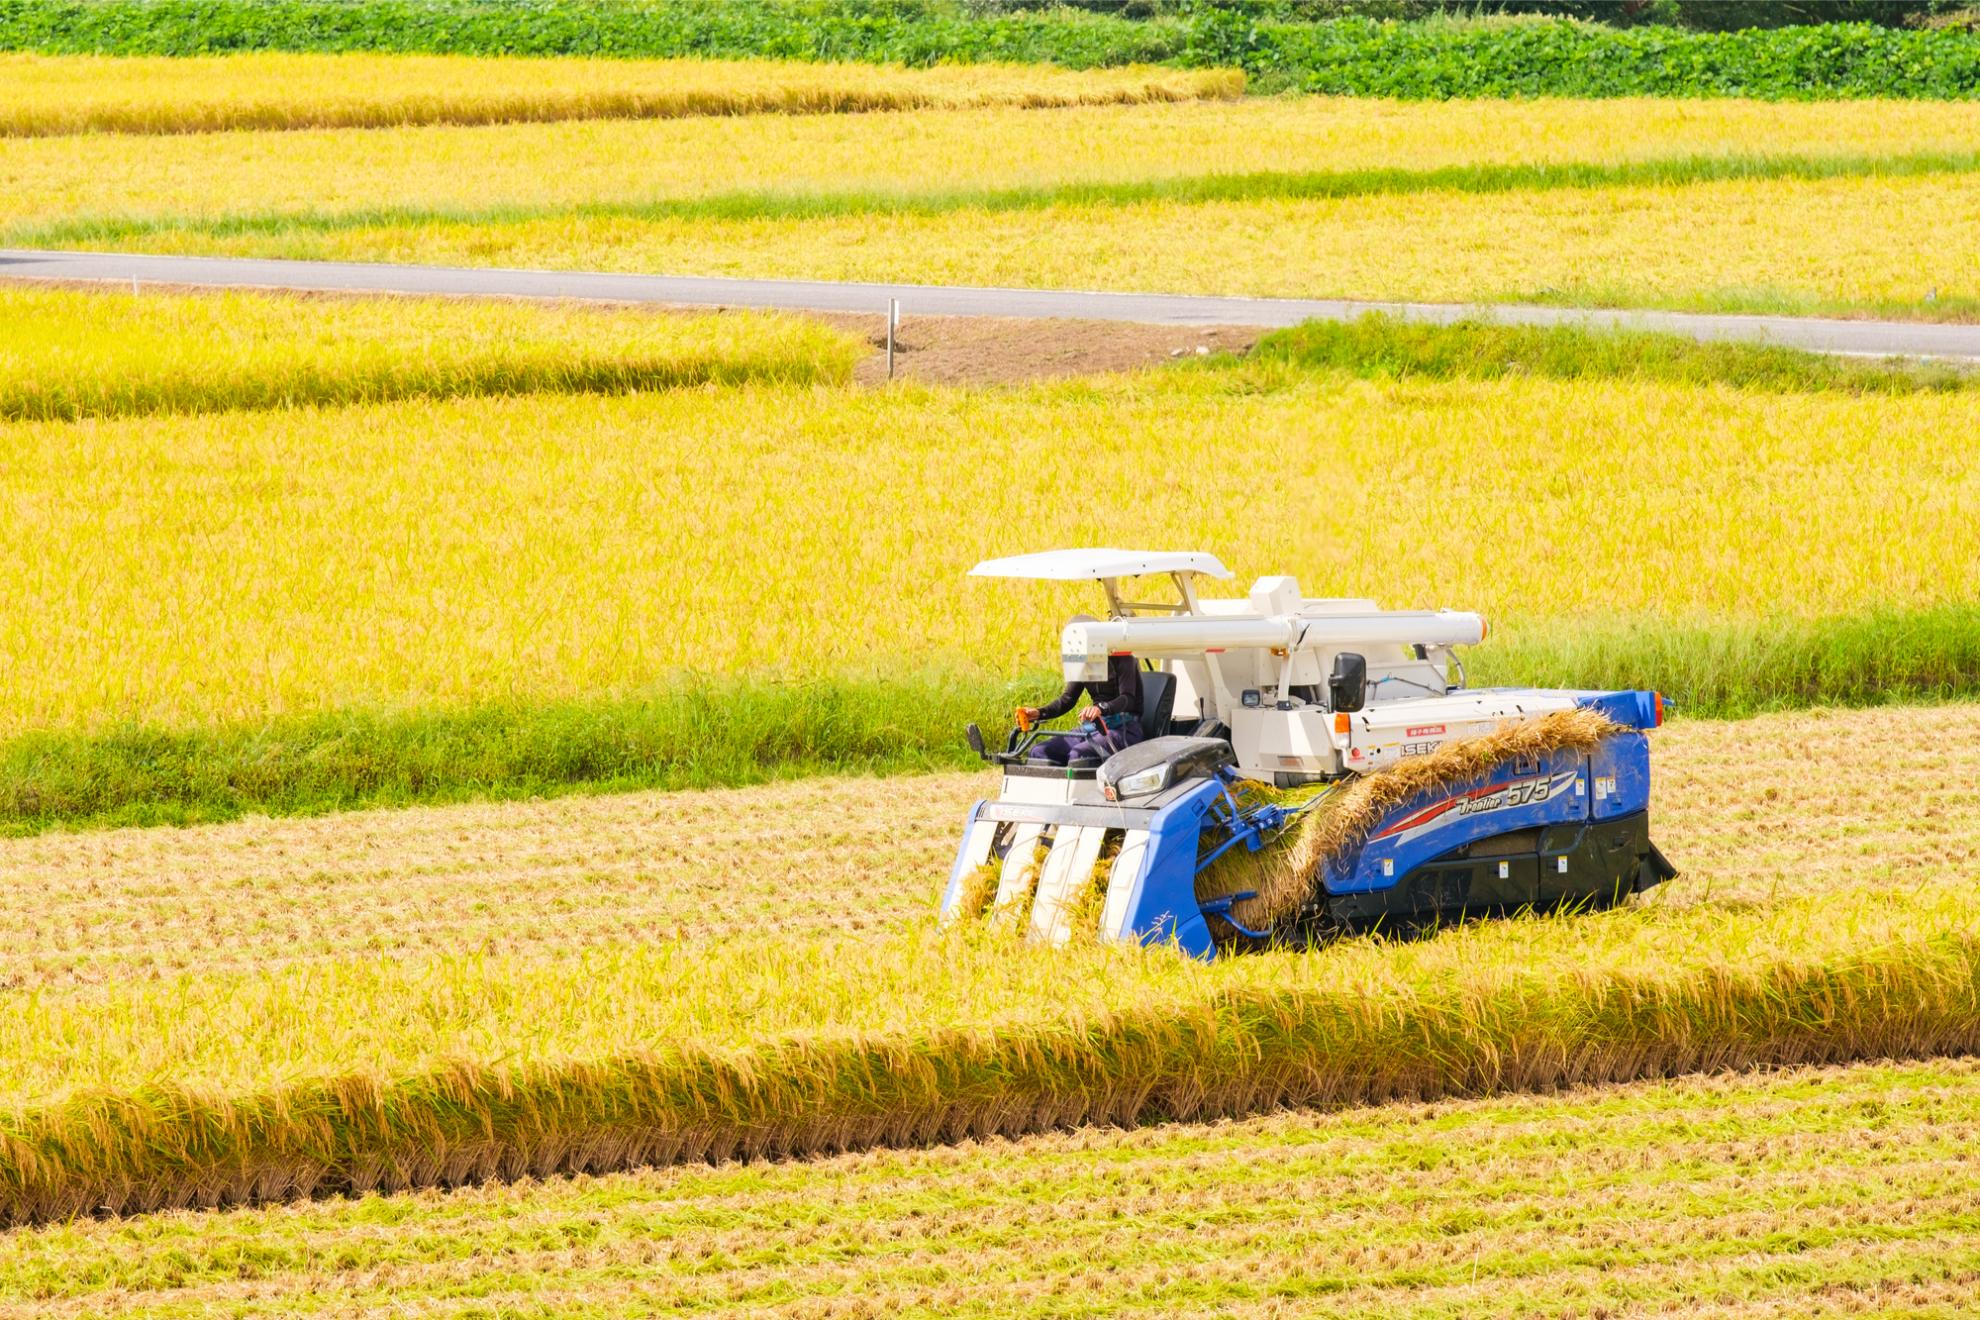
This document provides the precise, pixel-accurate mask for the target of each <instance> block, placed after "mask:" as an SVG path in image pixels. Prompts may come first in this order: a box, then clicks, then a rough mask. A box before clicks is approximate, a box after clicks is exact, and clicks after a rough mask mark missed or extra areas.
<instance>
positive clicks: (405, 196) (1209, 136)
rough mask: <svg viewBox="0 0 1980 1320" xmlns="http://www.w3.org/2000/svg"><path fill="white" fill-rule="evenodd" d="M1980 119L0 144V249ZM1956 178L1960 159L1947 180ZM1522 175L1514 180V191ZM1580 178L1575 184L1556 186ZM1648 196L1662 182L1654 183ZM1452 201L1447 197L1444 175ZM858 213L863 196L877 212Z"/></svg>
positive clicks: (1384, 121) (1446, 116)
mask: <svg viewBox="0 0 1980 1320" xmlns="http://www.w3.org/2000/svg"><path fill="white" fill-rule="evenodd" d="M1976 133H1980V110H1976V108H1975V106H1974V105H1973V104H1970V103H1959V102H1869V103H1866V102H1828V103H1814V104H1782V103H1775V102H1746V101H1724V100H1715V101H1655V100H1619V101H1595V102H1574V101H1557V100H1546V99H1540V100H1534V101H1483V102H1479V101H1473V102H1462V101H1460V102H1389V101H1375V100H1358V99H1351V98H1333V97H1298V98H1279V97H1273V98H1252V99H1248V100H1242V101H1219V100H1208V101H1198V102H1192V103H1187V104H1174V103H1161V102H1157V103H1150V104H1136V105H1118V106H1105V107H1073V108H1067V109H1063V110H1054V111H1051V112H1049V113H1038V112H1034V111H1025V110H1021V109H1014V108H1011V107H1008V106H998V107H986V108H973V109H958V110H922V111H915V112H912V113H905V114H884V115H814V116H777V115H771V116H764V115H741V116H726V117H712V118H711V117H701V118H694V119H675V120H643V121H623V120H618V121H615V120H597V121H584V122H565V123H549V124H510V125H503V126H499V127H492V128H481V127H449V126H419V127H408V128H393V129H378V130H367V131H362V132H353V131H344V130H298V131H292V132H279V133H278V132H230V133H226V134H197V135H190V136H177V137H165V138H158V139H155V140H152V141H147V142H145V143H144V144H143V150H142V151H141V152H134V151H133V150H132V149H131V147H132V144H131V143H130V141H129V140H128V139H127V138H124V137H121V136H117V135H104V134H97V135H90V136H83V137H69V138H44V139H21V138H15V139H0V185H4V186H0V225H4V228H3V229H0V235H3V236H5V237H6V239H7V241H9V242H16V243H22V242H31V241H33V239H32V235H33V234H34V232H35V231H37V230H45V229H47V228H49V227H51V226H55V227H61V228H62V230H63V232H65V233H67V234H69V235H70V236H71V237H70V238H69V240H68V241H71V242H73V241H75V239H76V237H77V236H81V235H86V234H88V233H89V232H90V229H91V226H92V225H93V224H99V223H100V224H105V225H112V224H133V223H155V224H157V225H160V226H165V227H169V226H171V225H173V224H175V223H215V224H233V225H240V224H244V223H249V222H252V223H256V224H259V225H262V226H264V227H269V228H272V229H275V230H277V231H279V230H281V229H283V228H284V226H285V225H287V226H293V227H294V228H295V229H297V230H298V231H302V232H305V233H306V232H308V231H309V230H310V229H311V228H312V226H313V225H315V224H317V223H321V222H324V221H334V222H335V223H338V224H349V223H351V220H350V217H352V216H358V217H363V216H366V215H376V214H378V213H381V212H383V213H397V214H400V215H404V216H409V217H417V216H421V215H426V214H429V213H431V214H434V215H436V216H438V217H439V218H445V216H446V213H449V212H452V213H454V214H455V215H457V216H460V215H463V214H465V215H467V216H470V217H472V216H484V217H488V218H501V217H502V216H503V215H504V214H505V212H507V213H513V212H514V211H516V210H519V209H521V210H527V209H528V208H553V209H554V208H576V207H591V208H607V209H609V208H613V207H627V206H631V207H637V206H641V205H652V204H658V203H666V202H700V203H704V204H708V203H713V202H721V203H722V204H723V205H725V206H731V207H736V208H742V209H745V210H746V211H747V210H752V209H753V210H754V211H766V212H772V213H774V212H775V211H776V210H777V209H778V208H780V207H781V208H784V209H789V208H791V207H793V206H794V205H795V204H797V203H800V202H803V201H804V200H805V199H810V198H824V199H826V200H828V201H829V200H830V199H832V198H835V197H837V198H848V197H849V198H851V199H852V201H853V203H854V204H855V209H885V208H886V207H888V206H890V205H891V206H898V205H902V204H912V203H915V202H916V201H917V200H919V201H920V202H921V203H923V204H924V205H926V204H931V203H933V204H941V203H942V202H943V201H944V199H955V201H956V203H957V204H959V205H962V206H965V207H966V206H967V205H968V203H969V202H970V201H971V199H972V197H973V196H976V195H979V194H984V193H994V192H998V191H1004V190H1012V189H1035V190H1040V191H1041V193H1042V197H1041V199H1040V200H1042V201H1049V200H1051V198H1052V195H1053V194H1052V190H1054V189H1060V188H1071V187H1080V186H1090V185H1125V184H1135V183H1139V182H1146V181H1154V182H1158V183H1159V182H1163V181H1170V182H1174V181H1178V180H1182V181H1187V180H1189V179H1212V180H1214V179H1216V178H1219V177H1228V176H1230V175H1232V174H1233V172H1234V171H1238V170H1240V169H1241V170H1242V171H1243V172H1245V174H1247V175H1249V174H1252V173H1255V174H1257V175H1260V176H1265V177H1267V178H1270V177H1274V176H1277V177H1283V178H1298V177H1303V176H1311V175H1321V176H1329V177H1334V178H1337V179H1338V180H1339V181H1340V186H1341V187H1343V188H1344V189H1346V190H1347V191H1350V192H1353V191H1364V192H1378V193H1379V192H1386V191H1394V190H1395V189H1396V188H1398V187H1402V186H1408V183H1409V178H1410V176H1419V177H1420V176H1422V175H1424V174H1425V173H1426V172H1430V171H1439V170H1442V171H1450V170H1467V169H1469V170H1478V171H1485V173H1484V174H1482V175H1481V176H1480V181H1481V182H1484V183H1489V182H1491V180H1492V179H1493V178H1494V177H1495V176H1494V175H1493V174H1492V173H1491V172H1492V171H1500V172H1506V171H1520V170H1527V169H1532V168H1535V167H1543V168H1544V167H1552V168H1556V169H1565V168H1567V167H1574V166H1583V167H1594V168H1608V167H1614V166H1625V167H1633V168H1636V169H1639V170H1643V171H1648V172H1650V178H1653V179H1654V178H1655V177H1656V174H1657V173H1658V172H1669V173H1670V174H1671V175H1673V176H1675V177H1676V178H1678V179H1682V178H1683V177H1684V176H1685V175H1686V174H1687V172H1688V171H1689V170H1690V169H1692V168H1693V167H1692V166H1691V165H1688V164H1687V162H1693V163H1696V162H1705V163H1707V164H1711V163H1717V164H1718V165H1720V166H1721V167H1739V166H1740V165H1742V163H1744V164H1745V165H1746V166H1747V167H1749V168H1753V169H1757V170H1760V171H1761V172H1763V173H1764V172H1765V171H1766V169H1767V168H1768V167H1767V162H1770V161H1813V162H1821V161H1834V162H1841V163H1842V166H1843V167H1844V168H1850V167H1851V163H1852V162H1854V163H1855V165H1854V168H1856V169H1858V170H1862V169H1868V168H1872V167H1874V166H1875V165H1876V164H1877V163H1878V162H1880V161H1889V160H1893V159H1919V160H1930V159H1940V160H1943V161H1946V162H1949V163H1957V162H1959V161H1962V160H1970V159H1971V157H1972V154H1973V150H1974V142H1975V140H1976ZM1948 168H1950V164H1949V165H1948ZM1510 177H1512V179H1513V180H1514V181H1517V179H1518V177H1519V176H1518V175H1517V174H1514V175H1512V176H1510ZM1563 177H1564V178H1571V177H1572V176H1571V175H1564V176H1563ZM1638 177H1639V181H1649V180H1648V179H1643V178H1641V176H1638ZM1447 186H1450V185H1449V184H1448V182H1447ZM862 199H864V200H863V201H862Z"/></svg>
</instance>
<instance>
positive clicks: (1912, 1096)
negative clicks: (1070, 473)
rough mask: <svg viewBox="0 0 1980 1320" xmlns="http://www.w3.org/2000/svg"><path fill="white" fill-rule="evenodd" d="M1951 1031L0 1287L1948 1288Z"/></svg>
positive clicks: (713, 1302) (35, 1296)
mask: <svg viewBox="0 0 1980 1320" xmlns="http://www.w3.org/2000/svg"><path fill="white" fill-rule="evenodd" d="M1976 1139H1980V1075H1976V1071H1975V1068H1974V1065H1973V1064H1972V1063H1971V1062H1969V1061H1964V1060H1948V1059H1939V1060H1934V1061H1932V1062H1930V1063H1924V1064H1902V1065H1893V1064H1879V1065H1858V1066H1853V1067H1846V1068H1827V1069H1808V1070H1796V1071H1792V1072H1786V1073H1773V1074H1765V1075H1761V1076H1749V1077H1731V1078H1692V1079H1686V1080H1683V1081H1678V1082H1666V1083H1653V1084H1643V1085H1638V1086H1634V1087H1630V1088H1628V1089H1623V1090H1609V1089H1600V1090H1597V1089H1590V1090H1581V1091H1575V1092H1572V1093H1570V1094H1567V1095H1560V1096H1539V1097H1517V1098H1499V1099H1492V1100H1473V1101H1458V1102H1444V1103H1437V1104H1430V1105H1386V1106H1382V1107H1379V1108H1372V1109H1355V1110H1349V1111H1345V1112H1332V1113H1326V1114H1315V1113H1310V1112H1295V1113H1282V1114H1276V1115H1273V1116H1271V1117H1268V1118H1259V1119H1251V1120H1246V1121H1243V1122H1238V1123H1228V1124H1227V1123H1214V1124H1180V1125H1171V1126H1164V1127H1158V1128H1149V1129H1141V1130H1135V1131H1128V1132H1107V1131H1093V1130H1081V1131H1077V1132H1073V1133H1068V1134H1063V1135H1052V1136H1044V1137H1034V1138H1027V1139H1024V1140H1020V1141H1016V1142H1008V1143H1007V1142H1000V1141H992V1142H985V1143H965V1144H963V1145H960V1146H956V1147H949V1148H941V1149H935V1150H925V1151H907V1152H874V1153H867V1154H860V1155H850V1156H841V1157H837V1158H832V1159H824V1160H815V1161H805V1162H799V1163H789V1164H779V1165H767V1166H766V1165H761V1164H750V1165H725V1166H721V1167H718V1168H714V1169H695V1168H689V1169H667V1170H646V1171H642V1172H639V1173H635V1174H617V1175H608V1176H603V1177H579V1178H575V1179H570V1180H563V1179H558V1180H551V1181H544V1182H534V1181H525V1182H523V1183H521V1184H518V1185H496V1186H488V1187H478V1188H472V1189H462V1190H457V1191H452V1192H446V1193H437V1192H429V1193H415V1194H408V1195H405V1196H401V1197H394V1198H382V1197H366V1198H363V1199H360V1200H352V1201H332V1202H316V1203H305V1204H298V1205H285V1206H279V1207H270V1208H262V1209H254V1210H242V1211H237V1212H233V1213H228V1214H222V1215H209V1214H168V1215H160V1216H156V1217H153V1218H148V1219H143V1220H118V1221H90V1220H82V1221H79V1222H75V1223H66V1224H56V1225H50V1226H47V1227H44V1228H38V1229H32V1230H23V1231H17V1232H14V1233H11V1234H8V1235H7V1236H6V1237H5V1238H4V1239H0V1314H27V1313H29V1312H30V1311H32V1313H33V1314H35V1315H38V1316H45V1315H67V1314H73V1313H78V1312H82V1311H87V1312H88V1313H90V1314H93V1315H113V1316H114V1315H130V1314H145V1315H158V1314H174V1315H176V1314H185V1315H194V1314H200V1313H212V1312H214V1311H220V1310H225V1311H226V1312H227V1313H229V1314H234V1315H242V1316H255V1315H273V1314H281V1315H285V1316H287V1315H317V1314H326V1313H340V1314H341V1313H352V1312H369V1311H378V1310H384V1309H397V1310H400V1311H404V1312H411V1313H417V1314H420V1315H434V1316H445V1315H456V1314H482V1313H486V1312H489V1311H501V1312H505V1313H506V1312H511V1311H513V1312H517V1313H531V1312H534V1311H537V1310H541V1311H544V1312H553V1311H554V1312H555V1313H556V1314H558V1315H576V1316H600V1317H605V1316H611V1317H622V1316H632V1315H640V1316H646V1315H674V1314H695V1315H763V1314H771V1313H775V1314H786V1313H797V1314H812V1313H815V1312H817V1311H822V1310H830V1309H832V1308H834V1307H839V1306H845V1305H847V1302H848V1299H849V1298H851V1297H854V1296H856V1297H857V1298H858V1302H857V1303H856V1305H858V1306H861V1307H865V1308H870V1309H871V1312H872V1313H874V1314H886V1315H901V1314H924V1313H939V1314H942V1315H965V1316H971V1315H981V1316H998V1317H1005V1316H1020V1317H1030V1316H1048V1315H1051V1316H1056V1315H1063V1314H1065V1313H1066V1312H1067V1311H1068V1310H1074V1309H1077V1310H1087V1309H1091V1310H1094V1311H1099V1310H1102V1309H1104V1310H1106V1311H1107V1312H1108V1313H1109V1314H1125V1315H1143V1314H1173V1313H1175V1312H1176V1311H1178V1310H1187V1311H1188V1312H1190V1313H1193V1314H1204V1313H1206V1312H1210V1311H1215V1312H1217V1313H1219V1314H1224V1313H1238V1314H1274V1313H1283V1312H1284V1310H1285V1309H1286V1308H1288V1307H1297V1309H1298V1311H1299V1313H1300V1314H1302V1315H1310V1316H1322V1317H1347V1316H1367V1315H1382V1316H1387V1317H1399V1318H1404V1320H1432V1318H1436V1320H1444V1318H1446V1317H1449V1316H1452V1315H1459V1314H1476V1313H1479V1312H1481V1311H1485V1310H1489V1311H1490V1312H1491V1313H1492V1314H1494V1315H1502V1316H1510V1317H1528V1316H1532V1317H1538V1316H1558V1315H1560V1314H1562V1313H1563V1312H1564V1311H1565V1312H1569V1313H1573V1314H1582V1313H1591V1314H1592V1313H1598V1312H1600V1313H1605V1314H1609V1315H1635V1314H1649V1313H1655V1314H1661V1313H1663V1312H1664V1311H1665V1310H1666V1309H1667V1308H1678V1307H1682V1308H1683V1309H1685V1310H1686V1311H1691V1312H1695V1311H1700V1310H1710V1311H1712V1312H1714V1313H1720V1314H1728V1315H1794V1316H1805V1317H1818V1316H1832V1315H1847V1314H1855V1313H1858V1312H1860V1311H1863V1310H1875V1309H1879V1308H1893V1309H1895V1308H1904V1309H1907V1310H1910V1309H1917V1310H1920V1311H1930V1310H1931V1309H1932V1308H1935V1307H1936V1308H1941V1309H1944V1310H1946V1311H1947V1312H1948V1313H1950V1312H1951V1309H1952V1308H1957V1307H1959V1306H1961V1305H1963V1304H1965V1303H1966V1302H1967V1301H1969V1300H1970V1298H1971V1295H1972V1290H1973V1287H1974V1280H1975V1278H1976V1276H1980V1252H1977V1251H1976V1249H1975V1247H1974V1242H1975V1238H1976V1235H1980V1204H1976V1201H1975V1197H1974V1193H1973V1186H1972V1185H1973V1169H1972V1151H1973V1147H1974V1143H1975V1141H1976Z"/></svg>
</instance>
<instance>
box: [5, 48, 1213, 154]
mask: <svg viewBox="0 0 1980 1320" xmlns="http://www.w3.org/2000/svg"><path fill="white" fill-rule="evenodd" d="M1243 90H1244V75H1243V74H1242V73H1240V72H1237V71H1236V70H1222V69H1207V70H1183V69H1165V68H1153V67H1147V66H1129V67H1122V68H1107V69H1092V70H1082V71H1074V70H1070V69H1062V68H1058V67H1055V66H1051V65H1041V64H973V65H970V64H965V65H956V64H952V65H945V66H942V67H938V68H932V69H909V68H904V67H901V66H899V65H879V64H810V63H795V62H779V61H773V60H613V59H598V60H592V59H503V58H484V57H467V56H451V55H303V54H288V53H283V52H274V51H256V52H247V53H235V54H228V55H216V56H205V57H192V58H174V57H144V56H138V57H116V56H100V55H26V54H0V137H42V136H49V135H53V134H68V133H212V132H231V131H236V130H245V129H278V130H280V129H298V128H388V127H397V126H402V125H408V124H507V123H521V122H541V121H549V120H571V119H671V118H679V117H682V116H689V115H752V114H848V113H858V112H862V111H880V110H921V109H953V108H958V107H965V106H984V105H1016V106H1022V107H1026V108H1038V107H1045V106H1069V105H1108V104H1115V103H1121V102H1138V101H1178V100H1194V99H1196V98H1199V97H1234V96H1237V95H1240V94H1241V93H1242V92H1243Z"/></svg>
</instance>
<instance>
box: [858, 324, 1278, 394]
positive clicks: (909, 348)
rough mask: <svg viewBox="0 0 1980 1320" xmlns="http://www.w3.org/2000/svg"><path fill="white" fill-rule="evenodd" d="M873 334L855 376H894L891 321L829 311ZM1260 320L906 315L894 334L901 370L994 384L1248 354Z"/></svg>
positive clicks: (914, 376) (880, 379)
mask: <svg viewBox="0 0 1980 1320" xmlns="http://www.w3.org/2000/svg"><path fill="white" fill-rule="evenodd" d="M822 319H824V320H828V321H831V322H833V323H835V324H838V325H841V326H843V327H844V328H845V329H848V330H852V331H854V332H855V333H857V334H861V335H864V336H866V338H867V340H868V342H870V343H872V344H873V345H874V347H875V348H876V349H877V350H879V351H877V352H875V353H874V355H873V356H872V357H869V358H867V359H866V360H865V361H863V362H861V363H860V364H859V366H858V367H857V368H855V369H854V371H853V379H854V380H856V381H858V382H859V383H860V384H862V385H878V384H881V383H884V382H885V380H886V379H887V355H886V343H887V334H886V322H885V320H884V319H883V318H881V317H874V316H826V317H823V318H822ZM1264 333H1265V332H1264V330H1263V329H1262V328H1259V327H1256V326H1233V325H1208V326H1187V325H1138V324H1134V323H1132V322H1123V321H1066V320H1055V319H1038V320H1030V319H1018V318H1005V317H986V316H903V317H902V318H901V325H900V331H899V333H898V334H897V335H896V337H895V341H894V376H895V378H896V379H901V380H919V381H928V382H933V383H937V384H944V385H986V384H996V383H1001V382H1017V381H1028V380H1048V379H1053V378H1057V377H1061V376H1089V375H1094V374H1097V373H1100V372H1108V371H1131V370H1133V369H1134V368H1136V367H1149V366H1157V365H1159V364H1161V363H1164V362H1170V361H1174V360H1176V359H1178V358H1183V357H1193V356H1197V355H1208V354H1210V353H1217V352H1224V351H1228V352H1233V353H1242V352H1245V351H1247V350H1249V349H1250V347H1251V346H1252V345H1253V344H1254V343H1256V342H1257V341H1258V337H1259V336H1260V335H1262V334H1264Z"/></svg>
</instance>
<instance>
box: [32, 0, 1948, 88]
mask: <svg viewBox="0 0 1980 1320" xmlns="http://www.w3.org/2000/svg"><path fill="white" fill-rule="evenodd" d="M1275 12H1282V11H1274V10H1271V9H1268V8H1265V7H1262V6H1249V5H1240V4H1232V3H1229V0H1225V3H1221V4H1210V3H1204V4H1202V5H1200V6H1197V7H1191V8H1188V9H1186V10H1184V11H1181V12H1179V13H1175V14H1170V15H1164V16H1158V17H1154V18H1147V19H1133V18H1126V17H1122V16H1119V15H1115V14H1105V13H1094V12H1090V11H1085V10H1074V9H1065V8H1056V9H1042V10H1020V11H979V10H972V9H969V8H966V7H964V6H963V4H962V3H961V0H750V3H743V0H0V49H10V50H36V51H47V52H71V53H73V52H92V51H93V52H101V53H106V54H159V55H191V54H204V53H211V52H217V51H235V50H314V51H348V50H371V51H386V50H389V51H429V52H449V53H459V54H515V55H607V56H626V57H630V56H656V57H658V56H683V55H699V56H726V57H744V56H768V57H775V58H785V59H804V60H827V59H832V60H865V61H899V62H903V63H908V64H930V63H936V62H939V61H944V60H1016V61H1027V62H1049V63H1055V64H1063V65H1067V66H1070V67H1074V68H1089V67H1093V66H1096V65H1112V64H1128V63H1138V62H1148V63H1161V62H1167V63H1174V64H1182V65H1190V66H1209V65H1236V66H1239V67H1242V68H1244V69H1245V70H1246V71H1247V72H1248V73H1250V74H1251V75H1252V76H1253V78H1254V85H1255V86H1258V87H1261V88H1264V89H1278V88H1297V89H1299V90H1302V91H1310V92H1334V93H1344V94H1351V95H1364V96H1396V97H1410V98H1438V97H1452V96H1534V95H1552V96H1637V95H1648V96H1753V97H1763V98H1769V99H1795V98H1826V97H1870V96H1890V97H1917V98H1933V99H1949V98H1964V97H1971V96H1974V95H1976V94H1980V37H1977V36H1975V35H1974V34H1972V33H1968V32H1964V31H1959V30H1956V29H1929V30H1926V29H1921V30H1905V29H1897V28H1888V27H1877V26H1873V25H1870V24H1862V23H1857V24H1828V25H1821V26H1812V27H1783V28H1772V29H1764V30H1763V29H1754V30H1748V31H1740V32H1692V31H1683V30H1680V29H1677V28H1669V27H1654V26H1653V27H1638V28H1628V29H1615V28H1606V27H1600V26H1595V25H1590V24H1584V23H1575V22H1569V21H1565V20H1532V21H1508V20H1493V21H1480V22H1451V21H1435V22H1427V23H1384V22H1376V21H1374V20H1371V19H1366V18H1344V19H1337V20H1328V21H1313V22H1301V21H1291V20H1286V19H1282V18H1277V17H1274V16H1273V14H1274V13H1275Z"/></svg>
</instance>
